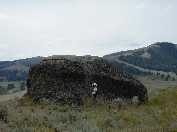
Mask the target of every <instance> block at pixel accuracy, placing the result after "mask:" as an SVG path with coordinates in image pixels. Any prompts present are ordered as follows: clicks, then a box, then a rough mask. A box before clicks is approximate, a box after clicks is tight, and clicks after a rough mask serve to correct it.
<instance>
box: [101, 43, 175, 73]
mask: <svg viewBox="0 0 177 132" xmlns="http://www.w3.org/2000/svg"><path fill="white" fill-rule="evenodd" d="M103 58H104V59H106V60H108V61H109V62H110V63H112V64H113V65H117V66H119V67H122V69H123V70H125V71H127V72H128V73H130V74H142V73H148V72H156V71H157V72H159V73H162V74H171V75H172V76H175V75H176V74H177V45H176V44H173V43H169V42H157V43H154V44H152V45H149V46H147V47H143V48H140V49H135V50H128V51H122V52H117V53H113V54H110V55H106V56H104V57H103Z"/></svg>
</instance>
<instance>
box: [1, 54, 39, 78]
mask: <svg viewBox="0 0 177 132" xmlns="http://www.w3.org/2000/svg"><path fill="white" fill-rule="evenodd" d="M41 60H42V57H33V58H27V59H21V60H15V61H0V80H10V81H12V80H13V81H14V80H25V79H26V77H27V74H28V70H29V68H30V67H31V66H32V65H35V64H38V63H40V61H41Z"/></svg>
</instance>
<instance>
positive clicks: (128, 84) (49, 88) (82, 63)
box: [27, 56, 148, 103]
mask: <svg viewBox="0 0 177 132" xmlns="http://www.w3.org/2000/svg"><path fill="white" fill-rule="evenodd" d="M93 83H97V84H98V97H102V98H103V99H115V98H118V97H122V98H126V99H132V98H133V97H134V96H137V97H138V99H139V101H140V102H141V103H144V102H145V101H147V100H148V95H147V89H146V88H145V87H144V86H143V85H142V84H141V83H140V82H139V81H137V80H135V79H134V78H132V77H130V76H128V75H126V74H123V73H121V72H120V71H119V70H117V69H114V68H112V67H111V66H110V65H109V64H108V63H107V62H106V61H105V60H103V59H102V58H100V57H93V56H83V57H81V56H80V57H79V56H52V57H48V58H46V59H44V60H43V62H42V63H40V64H37V65H35V66H33V67H32V68H31V69H30V71H29V75H28V79H27V88H28V91H27V94H28V95H29V96H31V97H32V98H33V99H34V100H36V101H37V100H40V99H47V100H50V101H54V102H67V103H80V102H82V100H83V99H84V98H85V97H90V96H91V94H92V91H93V88H92V84H93Z"/></svg>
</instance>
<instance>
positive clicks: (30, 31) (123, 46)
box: [0, 0, 177, 60]
mask: <svg viewBox="0 0 177 132" xmlns="http://www.w3.org/2000/svg"><path fill="white" fill-rule="evenodd" d="M176 23H177V1H176V0H0V60H13V59H18V58H26V57H32V56H48V55H56V54H76V55H85V54H92V55H98V56H103V55H105V54H109V53H112V52H117V51H121V50H127V49H135V48H140V47H143V46H146V45H149V44H151V43H154V42H157V41H169V42H173V43H177V37H176V34H177V26H176Z"/></svg>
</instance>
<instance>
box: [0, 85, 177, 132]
mask: <svg viewBox="0 0 177 132" xmlns="http://www.w3.org/2000/svg"><path fill="white" fill-rule="evenodd" d="M0 106H1V107H0V109H1V108H7V109H6V110H7V111H8V117H7V119H8V122H7V123H3V122H0V123H1V125H0V128H1V127H3V128H4V129H6V130H10V131H17V132H23V131H37V132H38V131H39V132H40V131H41V132H43V131H46V132H54V130H55V129H56V130H60V131H64V132H107V131H108V132H117V131H130V132H133V131H135V132H136V131H152V132H153V131H162V130H163V129H170V131H174V132H175V131H177V88H173V89H166V90H160V91H159V92H158V95H156V96H153V97H152V98H150V100H149V103H147V104H144V105H141V106H137V105H135V104H132V105H126V104H124V105H122V106H121V107H120V105H118V104H114V103H110V102H105V103H103V102H101V101H98V103H97V104H94V105H93V102H92V101H91V100H90V99H87V100H86V101H85V105H84V106H82V107H80V108H75V107H71V106H68V105H60V104H58V105H55V104H47V103H45V102H41V103H38V104H35V103H33V102H32V101H31V99H30V98H28V97H24V98H22V99H20V100H13V101H8V102H4V103H1V104H0Z"/></svg>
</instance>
